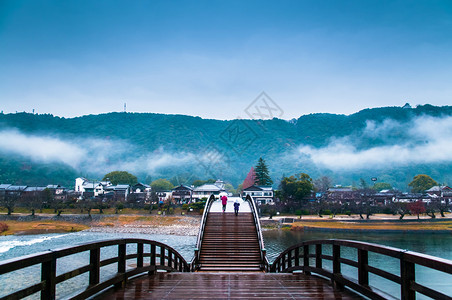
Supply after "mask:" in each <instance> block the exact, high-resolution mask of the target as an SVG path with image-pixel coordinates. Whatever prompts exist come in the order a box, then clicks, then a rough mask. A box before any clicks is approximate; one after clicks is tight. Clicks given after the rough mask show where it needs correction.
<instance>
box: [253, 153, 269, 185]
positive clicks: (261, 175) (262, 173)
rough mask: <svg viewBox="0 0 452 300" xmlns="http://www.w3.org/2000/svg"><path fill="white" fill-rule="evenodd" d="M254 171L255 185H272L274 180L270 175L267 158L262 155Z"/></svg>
mask: <svg viewBox="0 0 452 300" xmlns="http://www.w3.org/2000/svg"><path fill="white" fill-rule="evenodd" d="M254 173H255V175H256V177H255V178H254V184H255V185H272V184H273V180H272V179H271V177H270V175H269V174H268V173H269V171H268V167H267V164H266V163H265V160H264V159H263V158H262V157H260V158H259V161H258V162H257V165H256V167H255V168H254Z"/></svg>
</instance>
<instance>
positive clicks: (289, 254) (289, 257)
mask: <svg viewBox="0 0 452 300" xmlns="http://www.w3.org/2000/svg"><path fill="white" fill-rule="evenodd" d="M287 267H288V268H291V267H292V250H290V251H289V252H288V253H287Z"/></svg>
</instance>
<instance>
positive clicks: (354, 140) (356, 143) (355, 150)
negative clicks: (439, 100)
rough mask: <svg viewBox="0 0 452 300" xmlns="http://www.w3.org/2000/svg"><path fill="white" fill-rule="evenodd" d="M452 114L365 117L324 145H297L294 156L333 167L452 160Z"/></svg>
mask: <svg viewBox="0 0 452 300" xmlns="http://www.w3.org/2000/svg"><path fill="white" fill-rule="evenodd" d="M451 150H452V117H443V118H440V117H430V116H423V117H417V118H414V119H412V120H410V121H409V122H403V123H401V122H397V121H394V120H385V121H383V122H374V121H368V122H367V124H366V126H365V128H364V129H363V130H361V131H358V132H356V133H354V134H352V135H349V136H346V137H341V138H335V137H332V138H331V140H330V142H329V144H328V145H327V146H326V147H322V148H315V147H312V146H310V145H301V146H300V147H299V148H298V149H297V150H296V152H295V154H294V155H293V158H295V159H303V160H304V159H306V158H309V159H311V160H312V161H313V162H314V163H315V164H316V165H318V166H319V167H321V168H326V169H330V170H333V171H341V170H345V171H347V170H359V169H370V168H376V169H382V168H384V169H387V168H388V167H398V166H406V165H415V164H437V163H445V164H450V163H452V151H451Z"/></svg>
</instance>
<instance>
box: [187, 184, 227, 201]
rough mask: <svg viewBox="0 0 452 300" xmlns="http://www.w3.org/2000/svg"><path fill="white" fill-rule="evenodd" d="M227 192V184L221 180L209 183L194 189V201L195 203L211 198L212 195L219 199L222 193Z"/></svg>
mask: <svg viewBox="0 0 452 300" xmlns="http://www.w3.org/2000/svg"><path fill="white" fill-rule="evenodd" d="M223 192H226V190H225V184H224V182H223V181H221V180H217V181H215V183H207V184H203V185H201V186H198V187H196V188H194V189H193V193H192V199H193V201H196V200H199V199H202V198H209V197H210V195H212V194H213V195H215V198H218V197H219V195H220V193H223Z"/></svg>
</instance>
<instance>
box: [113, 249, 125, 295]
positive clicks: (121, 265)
mask: <svg viewBox="0 0 452 300" xmlns="http://www.w3.org/2000/svg"><path fill="white" fill-rule="evenodd" d="M126 246H127V245H126V244H125V243H124V244H119V245H118V275H121V274H123V275H124V280H122V281H120V282H118V283H116V284H115V287H116V288H121V287H123V286H124V284H125V282H126V280H127V278H125V273H126V251H127V250H126V249H127V248H126Z"/></svg>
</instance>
